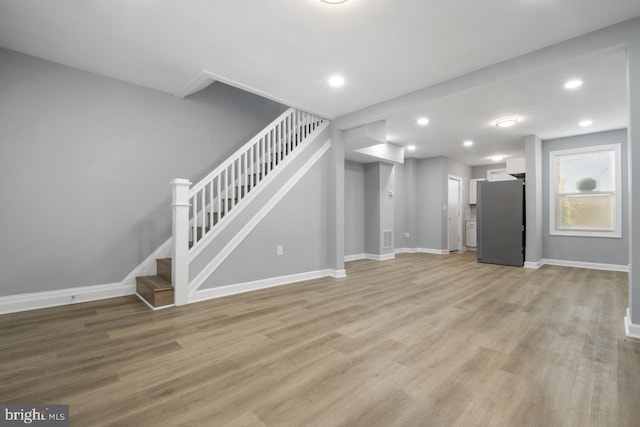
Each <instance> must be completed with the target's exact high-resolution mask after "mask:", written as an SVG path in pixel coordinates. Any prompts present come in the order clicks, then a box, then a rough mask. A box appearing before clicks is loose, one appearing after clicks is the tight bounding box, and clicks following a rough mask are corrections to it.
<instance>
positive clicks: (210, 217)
mask: <svg viewBox="0 0 640 427" xmlns="http://www.w3.org/2000/svg"><path fill="white" fill-rule="evenodd" d="M209 228H210V229H211V228H213V180H211V182H209Z"/></svg>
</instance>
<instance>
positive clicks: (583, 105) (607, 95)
mask: <svg viewBox="0 0 640 427" xmlns="http://www.w3.org/2000/svg"><path fill="white" fill-rule="evenodd" d="M572 78H580V79H581V80H583V81H584V84H583V86H582V87H581V88H579V89H575V90H571V91H568V90H566V89H565V88H564V83H565V82H566V81H567V80H570V79H572ZM422 116H424V117H428V118H429V119H430V123H429V125H428V126H425V127H422V126H418V125H417V124H416V119H417V118H418V117H422ZM502 117H517V118H519V119H520V121H519V123H518V124H517V125H516V126H514V127H511V128H498V127H497V126H495V120H496V119H499V118H502ZM586 119H589V120H591V121H593V124H592V125H591V126H589V127H585V128H583V127H580V126H579V124H578V123H579V122H580V121H582V120H586ZM626 126H627V97H626V54H625V52H624V51H617V52H606V53H594V54H590V55H587V56H584V57H581V58H578V59H574V60H571V61H565V62H562V63H557V64H554V65H553V66H550V67H547V68H545V69H542V70H541V69H536V70H535V71H531V72H525V73H520V74H515V75H513V76H511V77H509V78H506V79H502V80H500V81H496V82H494V83H491V84H487V85H483V86H478V87H475V88H473V89H471V90H466V91H462V92H458V93H456V94H454V95H451V96H448V97H445V98H440V99H437V100H434V101H432V102H429V103H427V104H424V105H422V106H419V107H417V108H416V109H415V110H414V111H412V112H410V113H406V114H403V115H401V116H396V117H390V118H388V119H387V138H388V140H389V141H391V142H393V143H396V144H399V145H404V146H407V145H415V146H416V147H417V148H416V151H414V152H408V151H407V152H406V153H405V155H406V156H407V157H416V158H427V157H435V156H446V157H449V158H452V159H455V160H458V161H460V162H462V163H466V164H469V165H483V164H487V163H491V161H490V160H488V157H490V156H494V155H498V154H501V155H506V156H508V157H519V156H523V155H524V136H526V135H534V134H535V135H538V136H539V137H540V138H542V139H551V138H560V137H565V136H572V135H578V134H584V133H592V132H600V131H606V130H611V129H620V128H625V127H626ZM465 140H472V141H473V142H474V145H473V147H471V148H466V147H464V146H463V145H462V143H463V141H465Z"/></svg>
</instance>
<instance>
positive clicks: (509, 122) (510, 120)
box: [496, 117, 518, 128]
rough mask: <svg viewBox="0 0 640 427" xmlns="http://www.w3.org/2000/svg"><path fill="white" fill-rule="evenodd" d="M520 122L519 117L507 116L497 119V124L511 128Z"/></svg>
mask: <svg viewBox="0 0 640 427" xmlns="http://www.w3.org/2000/svg"><path fill="white" fill-rule="evenodd" d="M517 124H518V118H517V117H505V118H504V119H499V120H496V126H498V127H499V128H510V127H511V126H515V125H517Z"/></svg>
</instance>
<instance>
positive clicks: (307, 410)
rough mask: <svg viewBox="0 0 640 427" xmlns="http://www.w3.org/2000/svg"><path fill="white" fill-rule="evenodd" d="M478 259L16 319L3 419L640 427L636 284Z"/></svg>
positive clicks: (0, 354)
mask: <svg viewBox="0 0 640 427" xmlns="http://www.w3.org/2000/svg"><path fill="white" fill-rule="evenodd" d="M474 256H475V254H474V253H473V252H471V253H463V254H452V255H427V254H403V255H399V256H398V257H397V259H395V260H392V261H385V262H377V261H355V262H352V263H348V264H347V273H348V278H346V279H321V280H313V281H308V282H304V283H299V284H294V285H287V286H281V287H277V288H271V289H267V290H263V291H257V292H252V293H247V294H241V295H235V296H231V297H226V298H221V299H217V300H212V301H207V302H204V303H199V304H193V305H189V306H186V307H180V308H174V309H169V310H163V311H158V312H152V311H150V310H149V309H147V307H146V306H145V305H143V304H142V303H141V302H139V301H138V300H137V299H136V298H135V297H125V298H117V299H112V300H105V301H100V302H95V303H86V304H77V305H72V306H66V307H57V308H52V309H46V310H39V311H33V312H26V313H18V314H12V315H5V316H0V403H30V404H40V403H49V404H52V403H64V404H69V405H70V412H71V425H72V426H100V425H117V426H305V427H307V426H366V427H372V426H465V427H469V426H515V427H520V426H544V427H549V426H580V427H585V426H607V427H609V426H640V341H636V340H632V339H629V338H626V337H625V335H624V327H623V317H624V313H625V309H626V307H627V301H628V296H627V287H628V285H627V275H626V273H617V272H607V271H596V270H583V269H576V268H565V267H552V266H545V267H542V268H540V269H539V270H527V269H522V268H514V267H502V266H496V265H487V264H477V263H476V262H475V259H474Z"/></svg>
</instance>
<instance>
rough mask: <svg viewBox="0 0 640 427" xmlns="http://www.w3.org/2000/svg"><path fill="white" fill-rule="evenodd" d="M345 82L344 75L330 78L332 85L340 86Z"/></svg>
mask: <svg viewBox="0 0 640 427" xmlns="http://www.w3.org/2000/svg"><path fill="white" fill-rule="evenodd" d="M343 84H344V77H342V76H331V77H330V78H329V85H330V86H332V87H340V86H342V85H343Z"/></svg>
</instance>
